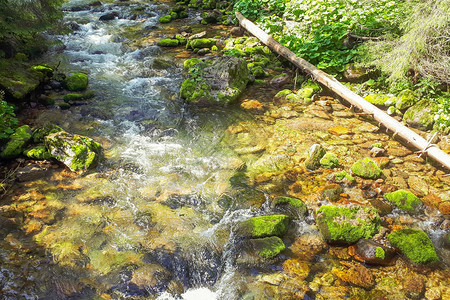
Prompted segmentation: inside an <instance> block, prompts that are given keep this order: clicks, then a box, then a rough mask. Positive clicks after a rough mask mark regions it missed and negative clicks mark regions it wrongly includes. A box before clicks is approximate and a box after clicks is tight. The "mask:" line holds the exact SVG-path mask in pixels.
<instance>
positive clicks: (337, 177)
mask: <svg viewBox="0 0 450 300" xmlns="http://www.w3.org/2000/svg"><path fill="white" fill-rule="evenodd" d="M333 175H334V179H335V180H337V181H342V180H344V179H345V180H347V181H350V182H353V181H355V178H354V177H353V176H352V175H350V174H349V173H348V172H347V171H344V170H342V171H341V172H336V173H334V174H333Z"/></svg>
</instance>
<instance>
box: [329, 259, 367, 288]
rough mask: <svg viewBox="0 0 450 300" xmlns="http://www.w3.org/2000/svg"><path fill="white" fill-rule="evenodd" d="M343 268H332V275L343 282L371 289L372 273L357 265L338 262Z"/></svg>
mask: <svg viewBox="0 0 450 300" xmlns="http://www.w3.org/2000/svg"><path fill="white" fill-rule="evenodd" d="M340 263H341V265H342V266H343V268H333V274H335V275H336V276H337V277H339V279H341V280H342V281H344V282H348V283H350V284H352V285H355V286H360V287H363V288H371V287H372V286H373V285H374V284H375V279H374V277H373V275H372V272H371V271H370V270H369V269H368V268H366V267H364V266H363V265H361V264H358V263H349V262H342V261H341V262H340Z"/></svg>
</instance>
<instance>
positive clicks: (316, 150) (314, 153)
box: [305, 144, 326, 170]
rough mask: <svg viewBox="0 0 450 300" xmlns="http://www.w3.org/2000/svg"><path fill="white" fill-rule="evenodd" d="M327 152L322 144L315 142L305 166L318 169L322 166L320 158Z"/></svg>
mask: <svg viewBox="0 0 450 300" xmlns="http://www.w3.org/2000/svg"><path fill="white" fill-rule="evenodd" d="M325 154H326V152H325V149H324V148H323V146H322V145H320V144H314V145H313V146H312V147H311V149H310V151H309V156H308V158H307V159H306V160H305V166H306V168H308V169H309V170H316V169H318V168H319V167H320V160H321V159H322V157H323V156H324V155H325Z"/></svg>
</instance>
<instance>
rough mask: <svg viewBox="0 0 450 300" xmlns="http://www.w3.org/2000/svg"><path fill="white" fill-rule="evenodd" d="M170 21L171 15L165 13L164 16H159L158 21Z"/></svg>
mask: <svg viewBox="0 0 450 300" xmlns="http://www.w3.org/2000/svg"><path fill="white" fill-rule="evenodd" d="M170 21H172V16H171V15H165V16H163V17H161V18H159V22H160V23H169V22H170Z"/></svg>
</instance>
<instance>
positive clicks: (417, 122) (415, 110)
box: [403, 99, 438, 130]
mask: <svg viewBox="0 0 450 300" xmlns="http://www.w3.org/2000/svg"><path fill="white" fill-rule="evenodd" d="M437 110H438V107H437V105H436V103H434V102H432V101H430V100H427V99H423V100H421V101H419V102H418V103H416V104H415V105H414V106H412V107H410V108H408V110H407V111H406V112H405V114H404V115H403V122H405V123H406V124H408V125H409V126H411V127H413V128H417V129H420V130H429V129H431V128H432V127H433V124H434V115H435V114H434V113H435V112H436V111H437Z"/></svg>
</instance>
